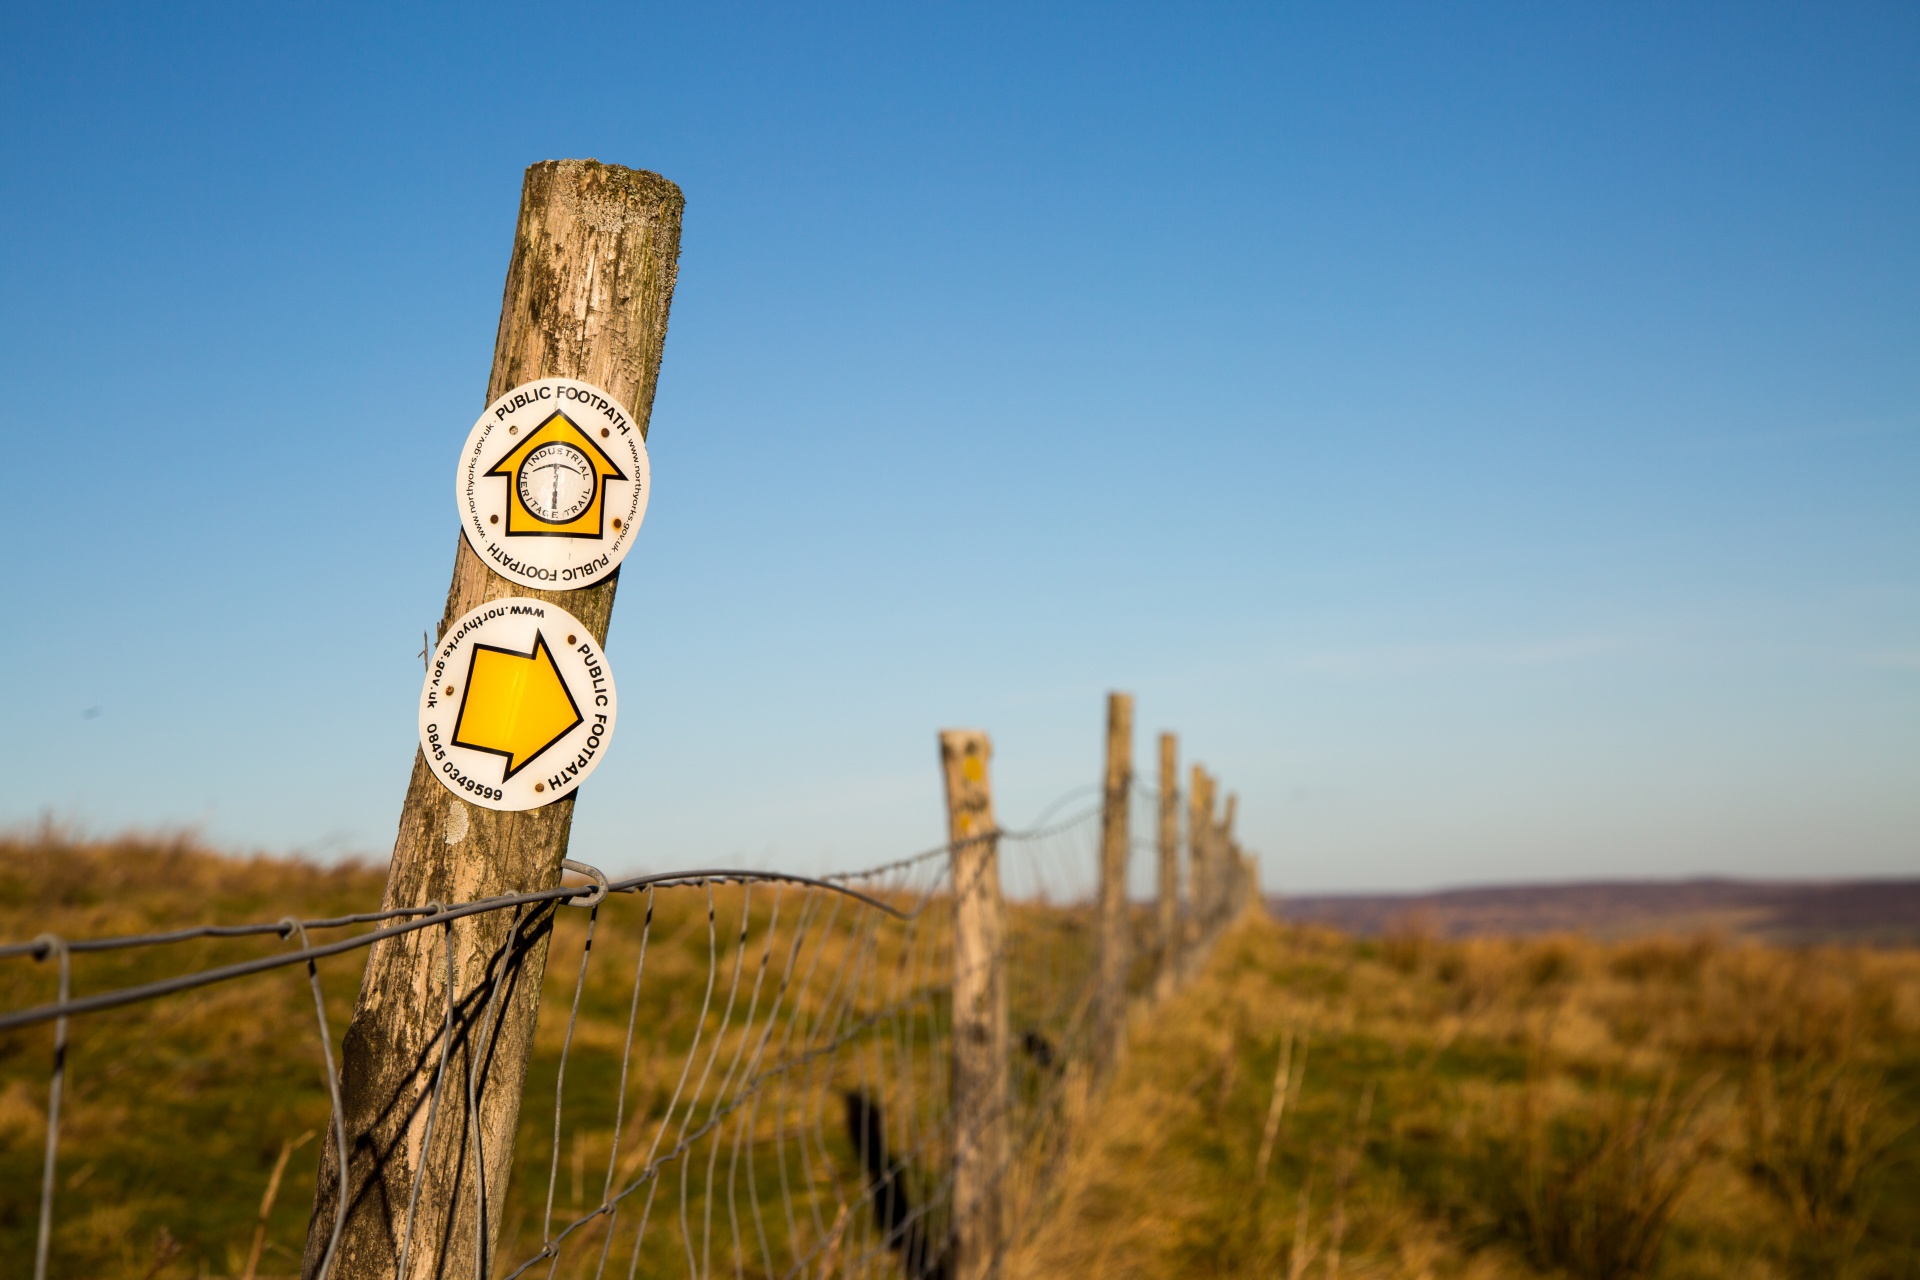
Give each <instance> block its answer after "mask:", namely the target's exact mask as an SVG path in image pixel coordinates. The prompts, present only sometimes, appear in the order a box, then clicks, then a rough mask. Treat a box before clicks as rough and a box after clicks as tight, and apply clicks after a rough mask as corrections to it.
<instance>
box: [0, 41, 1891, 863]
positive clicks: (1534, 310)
mask: <svg viewBox="0 0 1920 1280" xmlns="http://www.w3.org/2000/svg"><path fill="white" fill-rule="evenodd" d="M0 34H3V35H4V38H5V41H6V45H7V47H8V49H9V58H8V60H9V72H8V75H7V76H6V77H5V78H4V80H0V149H3V150H0V172H4V173H5V174H6V185H7V189H8V197H7V199H6V200H5V201H0V267H4V271H5V279H6V281H7V284H6V288H5V289H4V290H0V373H3V374H4V377H5V380H6V385H7V388H8V391H7V395H6V398H5V402H4V407H0V445H4V447H5V449H6V452H7V456H8V457H10V458H12V459H13V460H14V461H13V465H12V466H11V467H9V468H8V471H7V480H8V483H7V486H6V492H7V501H8V502H9V504H10V512H9V517H10V518H9V519H8V520H6V521H5V523H4V528H5V534H4V541H3V542H0V546H4V548H5V554H6V561H7V565H8V572H7V579H6V580H7V582H8V584H9V592H8V595H9V600H10V603H9V605H8V606H7V608H6V610H5V615H6V617H7V620H8V625H6V626H5V627H4V628H0V669H3V670H4V671H5V672H6V675H5V676H4V678H0V710H3V714H0V720H4V723H5V725H6V729H7V732H6V733H5V734H4V735H0V779H4V780H3V781H0V822H12V823H20V822H28V821H32V820H34V819H35V818H36V817H37V816H38V815H40V814H42V813H47V812H50V813H52V814H53V815H55V816H56V817H58V818H62V819H66V820H72V821H75V822H78V823H80V824H82V825H84V826H86V827H87V828H89V829H92V830H96V831H113V830H118V829H120V828H123V827H129V826H141V827H179V826H190V827H195V828H198V829H200V830H202V831H203V832H204V833H205V834H206V836H207V837H208V838H209V839H211V840H213V841H214V842H216V843H217V844H220V845H222V846H224V847H230V848H235V849H246V848H263V849H269V850H276V851H292V850H301V851H305V852H308V853H310V854H314V855H318V856H335V855H338V854H342V853H348V852H361V853H367V854H372V855H375V856H381V855H384V853H385V851H386V850H387V848H388V847H389V845H390V843H391V840H392V835H393V829H394V824H395V820H396V817H397V814H398V809H399V804H400V800H401V796H402V793H403V791H404V788H405V783H406V777H407V771H408V761H409V758H410V757H411V755H412V752H413V750H414V727H413V717H414V705H415V700H416V698H417V695H418V686H419V681H420V678H421V667H420V662H419V660H418V658H417V657H416V654H417V653H418V651H419V649H420V644H421V639H420V637H421V632H422V631H423V629H424V628H426V627H427V626H429V625H430V624H431V623H432V622H433V621H435V620H436V619H437V617H438V615H439V611H440V606H441V602H442V600H443V598H444V593H445V587H446V581H447V575H448V571H449V569H450V567H451V564H452V560H453V550H454V544H455V539H456V537H457V536H458V534H457V526H456V523H455V513H454V510H453V504H452V502H451V500H450V498H449V488H450V486H449V483H448V478H449V475H450V473H451V470H452V468H453V465H454V458H455V453H456V451H457V449H458V447H459V443H460V441H461V440H462V439H463V438H464V435H465V433H466V430H467V428H468V427H469V426H470V425H471V423H472V421H473V418H474V416H475V414H476V413H478V411H479V410H480V408H481V407H482V406H481V399H482V396H483V394H484V391H485V384H486V375H487V369H488V365H489V362H490V358H491V349H492V340H493V332H494V327H495V324H496V321H497V318H498V308H499V297H500V288H501V282H502V278H503V274H504V271H505V267H506V258H507V251H508V248H509V241H510V236H511V231H512V225H513V219H514V212H515V208H516V202H517V198H518V190H519V184H520V175H521V172H522V170H523V169H524V167H525V166H526V165H527V164H529V163H531V162H533V161H536V160H540V159H545V158H552V157H566V156H594V157H598V158H600V159H602V160H606V161H609V162H614V163H620V164H627V165H632V166H636V167H642V168H649V169H654V170H657V171H659V172H661V173H664V174H666V175H667V176H668V177H670V178H672V179H674V180H675V181H676V182H678V183H680V185H681V186H682V188H683V189H684V190H685V192H686V195H687V214H686V229H685V237H684V240H683V253H682V259H681V275H680V284H679V292H678V295H677V297H676V299H675V302H674V309H673V317H672V325H671V329H670V332H669V336H668V339H667V347H666V358H665V364H664V367H663V371H662V375H661V379H660V393H659V399H658V401H657V404H656V406H655V411H654V417H653V435H652V442H651V453H652V460H653V475H654V486H655V491H654V496H653V499H652V503H651V505H650V507H649V510H648V515H647V522H646V526H645V528H644V529H643V530H642V532H641V535H640V537H639V540H638V542H637V545H636V548H635V550H634V552H633V554H632V556H631V558H630V559H629V560H628V562H627V568H626V570H625V572H624V574H623V577H622V586H621V592H620V598H619V603H618V605H617V607H616V610H615V615H614V623H613V629H612V634H611V636H610V639H609V654H610V657H611V659H612V661H613V663H614V664H615V665H614V670H615V673H616V675H617V677H618V679H619V682H620V692H621V718H620V726H619V732H618V736H617V737H616V739H615V741H614V743H613V746H612V748H611V750H610V752H609V755H608V757H607V759H606V762H605V764H604V765H603V767H602V768H601V769H600V770H599V772H598V773H596V775H595V776H594V778H593V779H592V781H591V782H590V783H589V784H588V785H587V786H586V787H585V788H584V789H583V793H582V798H581V800H580V804H579V810H578V819H577V822H576V826H575V844H574V849H575V853H576V855H577V856H581V857H586V858H589V859H593V860H596V861H600V862H602V863H604V864H605V865H608V866H614V867H621V868H626V867H654V868H658V867H668V866H674V865H687V864H703V863H711V862H713V861H715V860H727V861H736V862H747V863H752V864H764V865H777V866H785V867H794V868H815V867H824V866H836V865H837V866H844V865H848V864H851V863H855V862H860V861H864V860H868V859H878V858H882V857H885V856H888V855H891V854H893V853H896V852H900V851H903V850H906V849H911V848H917V847H923V846H925V845H928V844H931V843H933V842H935V841H936V840H937V838H938V835H939V831H940V824H941V814H940V800H939V789H938V778H937V773H936V767H935V758H934V754H935V753H934V733H935V730H936V729H937V728H939V727H941V726H943V725H967V726H975V727H980V728H984V729H987V730H988V731H990V732H991V733H992V734H993V735H994V737H995V741H996V744H997V751H998V757H997V761H996V765H997V768H996V773H997V789H998V794H999V797H1000V807H1001V809H1002V816H1003V817H1004V818H1006V819H1007V820H1009V821H1015V822H1017V821H1020V820H1023V819H1025V818H1028V817H1031V816H1032V815H1033V814H1035V813H1036V812H1037V811H1038V810H1040V809H1041V808H1042V807H1043V806H1044V805H1045V804H1046V803H1047V802H1048V801H1050V800H1051V799H1052V798H1053V797H1054V796H1055V795H1057V794H1059V793H1060V792H1062V791H1065V790H1067V789H1068V788H1071V787H1074V786H1077V785H1081V784H1083V783H1085V782H1088V781H1091V780H1092V779H1093V778H1095V777H1096V776H1097V770H1098V768H1099V751H1100V741H1101V715H1102V695H1103V693H1104V692H1105V691H1106V690H1107V689H1109V688H1116V687H1117V688H1124V689H1129V690H1131V691H1132V692H1134V693H1135V694H1136V695H1137V697H1138V699H1139V702H1138V706H1139V720H1140V726H1141V734H1140V741H1139V748H1140V751H1141V752H1142V754H1143V755H1144V754H1145V753H1146V752H1148V750H1149V749H1150V734H1151V733H1153V732H1155V731H1157V730H1158V729H1160V728H1162V727H1171V728H1175V729H1177V730H1179V731H1180V733H1181V734H1182V743H1183V752H1184V754H1185V755H1186V756H1187V758H1189V759H1191V758H1196V757H1197V758H1199V759H1201V760H1203V761H1205V762H1206V763H1207V764H1209V765H1210V766H1211V767H1212V768H1213V769H1214V770H1215V771H1216V772H1217V773H1219V774H1221V775H1222V776H1223V777H1224V778H1225V780H1226V783H1227V785H1228V786H1229V787H1231V788H1232V789H1234V790H1236V791H1238V792H1239V794H1240V796H1241V802H1240V804H1241V807H1240V812H1241V822H1242V831H1243V834H1244V837H1245V839H1246V842H1247V843H1248V844H1249V845H1250V846H1252V847H1254V848H1256V849H1257V850H1258V851H1259V852H1260V853H1261V854H1262V856H1263V862H1264V867H1265V874H1266V879H1267V882H1268V884H1269V886H1270V887H1272V888H1276V889H1280V890H1286V889H1299V890H1304V889H1325V888H1365V887H1414V886H1424V885H1435V884H1454V883H1462V882H1472V881H1488V880H1508V879H1567V878H1582V877H1595V876H1616V875H1634V876H1639V875H1678V874H1692V873H1732V874H1747V875H1769V876H1774V875H1778V876H1787V875H1809V876H1825V875H1852V874H1910V873H1913V872H1914V871H1916V869H1920V502H1916V497H1917V496H1920V358H1917V355H1920V238H1917V237H1916V236H1915V234H1914V229H1915V228H1916V227H1920V10H1916V9H1915V8H1914V7H1913V6H1911V5H1886V6H1871V5H1847V6H1802V7H1780V6H1768V5H1756V4H1738V5H1733V4H1729V5H1721V6H1707V5H1665V4H1663V5H1652V4H1646V5H1610V6H1599V5H1555V6H1541V5H1522V4H1515V5H1477V6H1476V5H1460V6H1444V7H1443V6H1430V5H1406V6H1392V5H1323V6H1311V7H1309V6H1262V7H1253V8H1230V7H1224V6H1165V7H1160V8H1148V7H1137V6H1136V7H1116V6H1088V7H1084V8H1067V7H1061V6H1051V7H1044V8H1039V7H1033V6H1007V7H1005V8H991V7H978V6H970V7H955V6H924V7H916V6H872V7H868V8H851V7H839V8H834V9H831V10H825V9H818V8H813V9H809V8H802V7H793V8H772V7H737V6H717V5H716V6H676V7H673V8H657V9H656V8H648V7H642V6H621V7H607V8H582V7H534V6H514V7H504V8H498V9H491V10H489V9H485V8H482V7H479V6H460V7H453V6H449V7H447V8H446V9H443V10H431V9H420V8H411V9H406V10H404V11H403V12H394V11H391V10H390V9H388V8H385V7H383V8H367V9H360V10H355V9H351V8H349V7H346V6H327V7H324V8H322V7H310V8H307V9H304V10H297V11H296V10H291V9H288V10H276V11H268V10H267V9H266V8H265V7H251V6H250V7H234V8H228V9H220V8H214V7H207V6H194V7H188V6H171V7H161V6H142V7H137V8H124V9H89V8H85V7H81V6H61V7H58V8H55V7H52V6H43V7H41V8H40V9H38V10H37V11H34V10H29V9H28V8H27V7H26V6H16V7H14V8H12V9H10V10H8V12H7V14H6V16H5V17H4V18H0Z"/></svg>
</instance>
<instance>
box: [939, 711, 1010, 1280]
mask: <svg viewBox="0 0 1920 1280" xmlns="http://www.w3.org/2000/svg"><path fill="white" fill-rule="evenodd" d="M992 758H993V745H992V744H991V743H990V742H989V741H988V740H987V735H986V734H984V733H978V732H975V731H972V730H966V729H949V730H947V731H945V732H943V733H942V734H941V735H940V768H941V773H942V775H943V776H944V777H945V779H946V784H947V839H948V840H949V841H950V842H951V843H952V858H953V902H954V918H953V1234H952V1241H953V1276H954V1277H955V1280H982V1278H983V1277H987V1276H993V1275H997V1274H998V1273H999V1270H1000V1253H1001V1249H1002V1247H1003V1246H1004V1244H1005V1241H1006V1236H1005V1224H1006V1190H1005V1182H1006V1174H1007V1162H1008V1159H1009V1157H1010V1152H1011V1149H1012V1148H1011V1145H1010V1143H1009V1141H1008V1138H1007V1122H1008V1115H1007V1107H1008V1103H1009V1096H1010V1095H1009V1093H1008V1089H1007V975H1006V945H1005V944H1006V908H1005V904H1004V903H1003V902H1002V901H1001V898H1000V841H999V831H1000V828H999V825H998V824H997V823H996V822H995V821H994V817H993V783H992V779H991V777H990V776H989V774H988V769H987V766H988V765H989V763H990V762H991V761H992Z"/></svg>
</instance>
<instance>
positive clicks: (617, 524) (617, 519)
mask: <svg viewBox="0 0 1920 1280" xmlns="http://www.w3.org/2000/svg"><path fill="white" fill-rule="evenodd" d="M613 527H614V530H615V531H616V532H618V531H619V528H620V517H619V516H615V517H614V518H613Z"/></svg>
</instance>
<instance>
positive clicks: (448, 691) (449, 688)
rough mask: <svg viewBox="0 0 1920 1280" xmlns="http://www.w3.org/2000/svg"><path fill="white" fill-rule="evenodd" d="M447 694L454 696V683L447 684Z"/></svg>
mask: <svg viewBox="0 0 1920 1280" xmlns="http://www.w3.org/2000/svg"><path fill="white" fill-rule="evenodd" d="M447 696H448V697H449V698H451V697H452V696H453V686H452V685H448V686H447Z"/></svg>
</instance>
